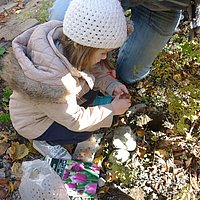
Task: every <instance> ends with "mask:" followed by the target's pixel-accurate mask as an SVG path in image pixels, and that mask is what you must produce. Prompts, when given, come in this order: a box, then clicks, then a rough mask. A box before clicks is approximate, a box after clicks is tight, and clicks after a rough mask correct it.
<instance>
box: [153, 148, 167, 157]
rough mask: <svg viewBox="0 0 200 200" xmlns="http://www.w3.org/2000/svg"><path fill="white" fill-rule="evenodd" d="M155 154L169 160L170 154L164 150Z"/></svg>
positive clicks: (159, 150)
mask: <svg viewBox="0 0 200 200" xmlns="http://www.w3.org/2000/svg"><path fill="white" fill-rule="evenodd" d="M155 154H156V155H158V156H159V157H161V158H163V159H168V158H169V153H168V152H167V151H166V150H164V149H158V150H156V151H155Z"/></svg>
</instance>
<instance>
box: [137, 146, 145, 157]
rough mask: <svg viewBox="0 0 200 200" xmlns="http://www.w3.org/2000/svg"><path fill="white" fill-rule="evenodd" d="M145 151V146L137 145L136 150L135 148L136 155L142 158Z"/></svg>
mask: <svg viewBox="0 0 200 200" xmlns="http://www.w3.org/2000/svg"><path fill="white" fill-rule="evenodd" d="M146 152H147V148H146V147H140V146H138V150H137V155H138V156H139V157H140V159H143V158H144V155H145V154H146Z"/></svg>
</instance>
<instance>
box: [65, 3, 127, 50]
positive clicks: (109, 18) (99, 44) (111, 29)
mask: <svg viewBox="0 0 200 200" xmlns="http://www.w3.org/2000/svg"><path fill="white" fill-rule="evenodd" d="M63 32H64V34H65V35H66V36H67V37H69V38H70V39H71V40H73V41H74V42H76V43H78V44H81V45H83V46H89V47H95V48H103V49H112V48H118V47H120V46H121V45H122V44H123V43H124V41H125V39H126V37H127V25H126V19H125V16H124V13H123V9H122V7H121V5H120V2H119V1H118V0H72V1H71V3H70V5H69V7H68V9H67V11H66V13H65V18H64V21H63Z"/></svg>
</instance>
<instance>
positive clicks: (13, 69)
mask: <svg viewBox="0 0 200 200" xmlns="http://www.w3.org/2000/svg"><path fill="white" fill-rule="evenodd" d="M126 37H127V26H126V19H125V17H124V14H123V9H122V7H121V5H120V2H119V1H118V0H109V2H108V1H107V0H73V1H72V2H71V4H70V6H69V8H68V10H67V12H66V14H65V18H64V21H63V23H62V22H61V21H56V20H53V21H49V22H47V23H44V24H41V25H38V26H35V27H33V28H31V29H28V30H27V31H25V32H24V33H22V34H21V35H19V36H17V37H16V38H15V39H14V40H13V42H12V51H10V52H9V53H8V54H7V55H6V56H5V58H4V64H3V66H4V67H3V71H2V77H3V78H4V79H5V80H6V81H7V82H8V83H9V84H10V86H11V88H12V89H13V94H12V95H11V97H10V102H9V111H10V116H11V121H12V123H13V126H14V128H15V129H16V131H17V132H18V133H19V134H20V135H22V136H23V137H25V138H27V139H33V146H34V147H35V148H36V149H37V150H38V151H39V152H40V153H41V154H42V155H44V156H45V155H49V156H51V157H59V158H69V155H68V153H67V151H66V150H65V149H64V148H63V147H62V146H60V145H63V144H77V143H80V142H82V141H85V140H87V139H89V138H90V137H91V135H92V133H93V131H95V130H98V129H99V128H102V127H110V126H111V125H112V121H113V117H114V116H115V115H120V114H122V113H124V112H125V111H126V110H127V109H128V108H129V106H130V105H131V104H130V100H129V99H121V98H120V96H121V95H122V94H124V93H128V90H127V88H126V86H125V85H123V84H122V83H120V82H119V81H117V80H116V79H115V78H113V77H111V76H110V75H109V74H108V71H109V61H108V59H107V53H108V52H109V51H111V50H113V49H115V48H119V47H120V46H121V45H122V44H123V43H124V41H125V40H126ZM98 90H99V91H101V92H103V93H104V94H106V93H107V94H109V95H111V96H113V98H114V99H113V100H111V101H110V102H107V103H106V104H104V105H93V100H94V99H95V96H96V93H97V92H96V91H98ZM54 152H56V153H54ZM92 154H93V152H92Z"/></svg>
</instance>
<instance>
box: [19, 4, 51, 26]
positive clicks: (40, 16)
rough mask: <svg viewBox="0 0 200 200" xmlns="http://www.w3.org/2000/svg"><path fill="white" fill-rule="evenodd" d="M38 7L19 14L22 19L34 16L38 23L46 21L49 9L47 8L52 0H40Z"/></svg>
mask: <svg viewBox="0 0 200 200" xmlns="http://www.w3.org/2000/svg"><path fill="white" fill-rule="evenodd" d="M39 4H40V5H39V6H38V8H37V9H36V10H35V9H32V10H29V11H28V12H25V13H23V14H22V15H20V16H19V18H22V19H28V18H36V19H37V20H38V21H39V22H40V23H44V22H47V21H48V17H49V11H48V9H49V8H50V7H51V6H52V5H53V0H42V1H41V2H40V3H39Z"/></svg>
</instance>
